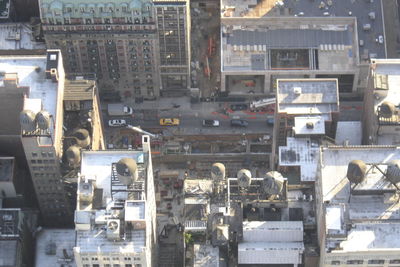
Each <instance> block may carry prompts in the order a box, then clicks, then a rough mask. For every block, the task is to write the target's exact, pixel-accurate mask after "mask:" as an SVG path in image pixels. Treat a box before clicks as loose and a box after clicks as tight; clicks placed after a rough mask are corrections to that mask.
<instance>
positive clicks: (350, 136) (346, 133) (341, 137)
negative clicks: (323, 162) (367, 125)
mask: <svg viewBox="0 0 400 267" xmlns="http://www.w3.org/2000/svg"><path fill="white" fill-rule="evenodd" d="M361 139H362V128H361V121H338V123H337V127H336V137H335V143H336V145H339V146H340V145H344V143H345V142H348V145H352V146H357V145H361Z"/></svg>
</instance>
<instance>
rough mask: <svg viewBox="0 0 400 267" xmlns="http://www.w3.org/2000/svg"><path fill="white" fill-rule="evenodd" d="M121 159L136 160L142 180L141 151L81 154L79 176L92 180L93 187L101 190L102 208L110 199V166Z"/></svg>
mask: <svg viewBox="0 0 400 267" xmlns="http://www.w3.org/2000/svg"><path fill="white" fill-rule="evenodd" d="M122 158H133V159H135V160H136V162H137V163H138V165H139V177H140V178H141V180H143V179H144V173H143V171H144V170H143V167H144V166H143V164H144V154H143V152H142V151H133V150H130V151H126V150H123V151H122V150H121V151H120V150H108V151H83V152H82V162H81V175H82V177H85V178H88V179H94V183H95V187H96V188H99V189H102V200H101V206H102V207H105V206H106V205H107V203H109V200H110V199H111V197H112V195H111V170H112V164H113V163H117V162H118V161H119V160H120V159H122ZM140 167H141V168H140ZM90 208H91V207H90Z"/></svg>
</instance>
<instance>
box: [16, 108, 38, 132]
mask: <svg viewBox="0 0 400 267" xmlns="http://www.w3.org/2000/svg"><path fill="white" fill-rule="evenodd" d="M19 122H20V124H21V128H22V130H24V131H26V132H32V131H34V130H36V114H35V113H34V112H33V111H32V110H28V109H25V110H23V111H21V113H20V114H19Z"/></svg>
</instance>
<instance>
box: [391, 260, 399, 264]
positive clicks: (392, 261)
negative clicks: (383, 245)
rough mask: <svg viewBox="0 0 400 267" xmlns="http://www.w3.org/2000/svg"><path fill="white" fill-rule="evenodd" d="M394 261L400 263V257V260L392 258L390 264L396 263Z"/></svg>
mask: <svg viewBox="0 0 400 267" xmlns="http://www.w3.org/2000/svg"><path fill="white" fill-rule="evenodd" d="M394 263H400V259H399V260H390V261H389V264H394Z"/></svg>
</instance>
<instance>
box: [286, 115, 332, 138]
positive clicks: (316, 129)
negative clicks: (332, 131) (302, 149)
mask: <svg viewBox="0 0 400 267" xmlns="http://www.w3.org/2000/svg"><path fill="white" fill-rule="evenodd" d="M293 130H294V133H295V135H324V134H325V120H324V118H323V117H321V116H307V117H295V118H294V127H293Z"/></svg>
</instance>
